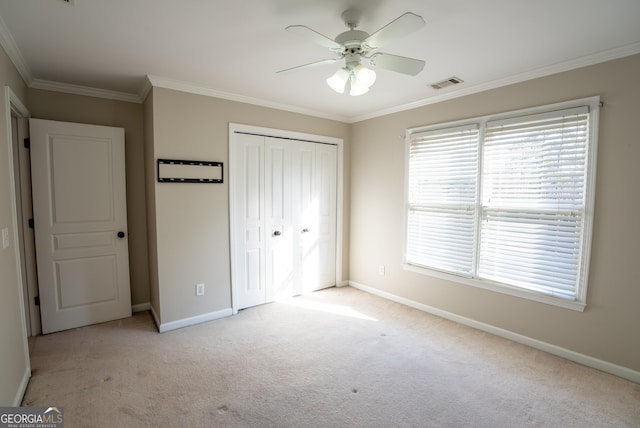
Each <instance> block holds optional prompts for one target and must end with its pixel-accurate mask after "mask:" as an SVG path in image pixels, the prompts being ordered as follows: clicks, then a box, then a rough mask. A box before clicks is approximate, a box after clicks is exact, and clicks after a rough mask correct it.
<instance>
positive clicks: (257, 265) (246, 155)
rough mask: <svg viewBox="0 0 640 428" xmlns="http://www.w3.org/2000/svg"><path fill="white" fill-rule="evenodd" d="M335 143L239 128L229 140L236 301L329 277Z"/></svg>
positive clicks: (296, 289)
mask: <svg viewBox="0 0 640 428" xmlns="http://www.w3.org/2000/svg"><path fill="white" fill-rule="evenodd" d="M336 156H337V149H336V146H332V145H327V144H318V143H309V142H303V141H296V140H288V139H282V138H271V137H262V136H257V135H247V134H238V135H237V139H236V144H234V145H233V146H232V147H231V157H232V159H233V161H232V164H233V165H232V168H233V170H232V171H231V174H232V175H231V178H232V180H234V185H233V186H232V189H231V191H232V192H233V193H234V195H233V198H234V203H233V215H234V218H233V221H232V223H233V225H234V226H233V230H232V237H233V238H232V239H233V244H232V246H233V247H234V250H233V272H234V284H235V285H234V299H235V300H236V302H237V304H236V307H237V308H238V309H243V308H246V307H250V306H255V305H259V304H263V303H266V302H272V301H274V300H277V299H278V298H282V297H290V296H296V295H298V294H301V293H304V292H308V291H314V290H318V289H320V288H326V287H331V286H333V285H335V258H336V174H337V167H336V161H337V157H336Z"/></svg>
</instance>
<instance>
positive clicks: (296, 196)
mask: <svg viewBox="0 0 640 428" xmlns="http://www.w3.org/2000/svg"><path fill="white" fill-rule="evenodd" d="M317 145H318V144H314V143H306V142H301V141H299V142H296V144H295V145H294V146H293V147H292V150H291V151H292V158H293V161H292V172H293V177H292V182H293V183H292V200H291V202H292V204H293V216H294V219H293V231H294V247H295V248H294V263H295V265H296V276H297V281H296V284H295V287H294V294H293V295H298V294H301V293H303V292H305V291H311V290H316V289H317V287H318V277H317V272H318V257H319V254H318V248H317V245H316V243H317V239H318V210H319V200H318V197H317V196H318V195H317V191H316V189H317V186H316V178H315V172H316V171H315V157H316V156H315V147H316V146H317Z"/></svg>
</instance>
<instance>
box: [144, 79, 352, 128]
mask: <svg viewBox="0 0 640 428" xmlns="http://www.w3.org/2000/svg"><path fill="white" fill-rule="evenodd" d="M147 79H148V80H149V82H150V83H151V85H152V86H154V87H159V88H164V89H173V90H176V91H181V92H189V93H192V94H197V95H204V96H207V97H212V98H221V99H223V100H229V101H237V102H240V103H245V104H253V105H257V106H261V107H268V108H273V109H277V110H284V111H289V112H292V113H299V114H304V115H307V116H313V117H318V118H322V119H329V120H335V121H338V122H345V123H349V120H350V119H349V118H348V117H345V116H340V115H335V114H330V113H326V112H320V111H316V110H310V109H305V108H302V107H297V106H292V105H288V104H281V103H276V102H272V101H267V100H261V99H258V98H253V97H248V96H245V95H238V94H232V93H230V92H223V91H218V90H216V89H211V88H205V87H202V86H198V85H194V84H192V83H188V82H183V81H180V80H173V79H167V78H164V77H159V76H153V75H147Z"/></svg>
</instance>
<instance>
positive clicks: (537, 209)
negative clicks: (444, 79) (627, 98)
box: [404, 97, 599, 310]
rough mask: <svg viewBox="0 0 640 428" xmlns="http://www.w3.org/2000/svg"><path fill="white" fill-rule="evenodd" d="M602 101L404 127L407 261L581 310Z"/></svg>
mask: <svg viewBox="0 0 640 428" xmlns="http://www.w3.org/2000/svg"><path fill="white" fill-rule="evenodd" d="M598 105H599V100H598V98H597V97H595V98H590V99H586V100H578V101H575V102H571V103H563V104H556V105H553V106H547V107H543V108H536V109H529V110H525V111H519V112H513V113H508V114H502V115H496V116H491V117H484V118H477V119H472V120H469V121H464V122H457V123H453V124H445V125H436V126H430V127H427V128H422V129H412V130H409V131H407V155H408V160H407V166H408V179H407V193H406V195H407V204H406V210H407V212H406V236H405V254H404V260H405V266H406V267H407V268H409V269H412V270H418V271H420V272H425V273H430V274H435V275H438V276H441V275H444V276H445V277H446V278H447V279H453V280H458V281H460V282H464V283H468V284H471V285H476V286H481V287H483V288H489V289H492V290H496V291H500V292H505V293H508V294H513V295H517V296H520V297H527V298H531V299H534V300H538V301H542V302H546V303H552V304H557V305H560V306H564V307H568V308H572V309H577V310H583V309H584V306H585V296H586V286H587V273H588V260H589V247H590V238H591V217H592V211H593V209H592V206H593V190H594V189H593V187H594V184H593V183H594V178H595V177H594V175H595V153H596V141H595V140H596V138H595V136H596V124H597V113H598Z"/></svg>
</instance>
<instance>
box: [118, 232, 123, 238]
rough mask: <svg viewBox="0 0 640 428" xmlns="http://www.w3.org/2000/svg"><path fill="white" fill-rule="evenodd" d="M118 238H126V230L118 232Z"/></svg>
mask: <svg viewBox="0 0 640 428" xmlns="http://www.w3.org/2000/svg"><path fill="white" fill-rule="evenodd" d="M118 238H120V239H122V238H124V232H123V231H120V232H118Z"/></svg>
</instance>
